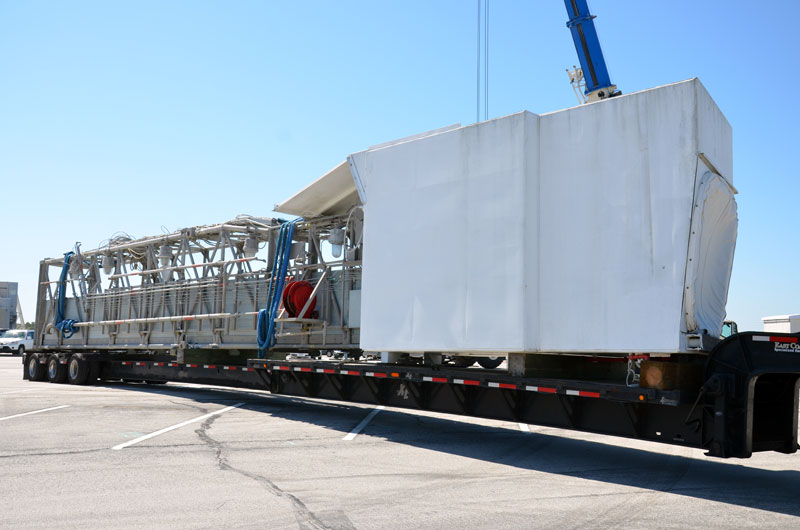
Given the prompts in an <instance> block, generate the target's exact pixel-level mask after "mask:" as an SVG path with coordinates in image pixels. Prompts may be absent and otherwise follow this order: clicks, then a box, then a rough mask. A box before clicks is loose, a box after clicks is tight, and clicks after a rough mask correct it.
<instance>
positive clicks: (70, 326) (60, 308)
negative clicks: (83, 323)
mask: <svg viewBox="0 0 800 530" xmlns="http://www.w3.org/2000/svg"><path fill="white" fill-rule="evenodd" d="M74 254H75V253H74V252H71V251H70V252H67V253H66V254H64V264H63V265H62V266H61V277H60V278H59V279H58V305H57V306H56V323H55V326H56V329H58V330H59V331H61V333H62V335H63V336H64V338H65V339H68V338H70V337H71V336H72V335H73V334H74V333H75V332H76V331H77V330H76V329H75V322H77V320H72V319H70V318H64V304H65V298H66V296H65V293H64V291H65V290H66V283H67V271H68V270H69V259H70V258H71V257H72V256H73V255H74Z"/></svg>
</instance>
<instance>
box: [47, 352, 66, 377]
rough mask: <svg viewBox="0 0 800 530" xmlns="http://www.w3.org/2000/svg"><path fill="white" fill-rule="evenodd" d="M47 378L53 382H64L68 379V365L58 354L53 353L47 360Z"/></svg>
mask: <svg viewBox="0 0 800 530" xmlns="http://www.w3.org/2000/svg"><path fill="white" fill-rule="evenodd" d="M47 379H49V380H50V382H51V383H63V382H65V381H66V380H67V367H66V365H63V364H61V362H60V361H59V359H58V355H51V356H50V359H48V360H47Z"/></svg>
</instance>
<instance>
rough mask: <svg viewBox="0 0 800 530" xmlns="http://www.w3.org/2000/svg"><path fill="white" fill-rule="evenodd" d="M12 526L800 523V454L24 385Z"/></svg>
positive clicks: (170, 392)
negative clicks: (735, 455) (709, 449)
mask: <svg viewBox="0 0 800 530" xmlns="http://www.w3.org/2000/svg"><path fill="white" fill-rule="evenodd" d="M0 506H2V509H0V528H10V529H11V528H13V529H26V528H90V527H94V528H147V529H152V528H169V529H171V530H178V529H183V528H267V529H272V528H276V529H277V528H301V529H353V528H358V529H384V528H389V529H392V528H398V529H399V528H403V529H408V528H448V529H449V528H687V527H704V528H759V529H763V528H798V527H800V454H793V455H782V454H777V453H760V454H757V455H756V456H754V457H753V458H750V459H748V460H719V459H710V458H707V457H705V456H703V453H702V452H701V451H698V450H694V449H687V448H682V447H677V446H669V445H659V444H652V443H644V442H637V441H630V440H625V439H621V438H614V437H608V436H600V435H593V434H585V433H575V432H570V431H563V430H559V429H552V428H545V427H537V426H533V425H531V426H527V425H519V424H516V423H508V422H500V421H495V420H481V419H475V418H463V417H458V416H450V415H445V414H426V413H419V412H408V411H403V410H400V409H390V408H386V409H383V410H378V409H376V408H375V407H373V406H367V405H357V404H349V403H336V402H323V401H315V400H309V399H299V398H294V397H284V396H273V395H270V394H269V393H266V392H258V391H249V390H248V391H245V390H237V389H225V388H222V387H210V386H202V385H190V384H172V383H171V384H167V385H163V386H150V385H144V384H124V383H101V384H98V385H95V386H70V385H55V384H50V383H33V382H28V381H23V379H22V364H21V361H20V358H19V357H13V356H10V355H4V356H0Z"/></svg>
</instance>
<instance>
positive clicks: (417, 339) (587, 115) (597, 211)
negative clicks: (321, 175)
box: [349, 79, 736, 353]
mask: <svg viewBox="0 0 800 530" xmlns="http://www.w3.org/2000/svg"><path fill="white" fill-rule="evenodd" d="M705 162H708V164H706V163H705ZM349 165H350V169H351V172H352V176H353V179H354V181H355V182H356V187H357V188H358V191H359V195H360V198H361V200H362V202H364V208H365V211H364V215H365V228H364V262H363V284H362V300H361V303H362V321H361V346H362V348H363V349H365V350H370V351H411V352H419V351H444V352H501V353H502V352H537V351H545V352H609V353H611V352H631V351H642V352H678V351H685V350H686V333H687V332H693V331H696V330H698V329H706V330H708V332H709V333H710V334H712V335H714V334H718V333H719V329H720V327H721V325H722V319H723V318H724V315H725V309H724V306H725V300H726V297H727V290H728V282H729V279H730V271H731V266H732V258H733V248H734V245H735V237H736V204H735V201H734V200H733V188H732V184H733V181H732V178H733V175H732V154H731V129H730V126H729V125H728V123H727V121H726V120H725V118H724V116H723V115H722V114H721V112H720V111H719V109H718V108H717V107H716V105H715V104H714V102H713V100H712V99H711V98H710V96H709V95H708V93H707V92H706V91H705V89H704V88H703V86H702V85H701V84H700V82H699V81H698V80H696V79H693V80H689V81H685V82H681V83H675V84H672V85H667V86H664V87H659V88H655V89H651V90H646V91H643V92H639V93H635V94H630V95H625V96H620V97H617V98H613V99H610V100H606V101H602V102H598V103H594V104H589V105H584V106H581V107H575V108H572V109H567V110H563V111H559V112H554V113H551V114H545V115H542V116H537V115H535V114H532V113H528V112H523V113H519V114H514V115H511V116H507V117H504V118H498V119H496V120H491V121H488V122H484V123H479V124H476V125H472V126H468V127H462V128H458V129H455V130H450V131H446V132H441V133H439V134H433V135H429V136H425V137H423V138H419V139H416V140H411V141H406V142H402V143H397V144H391V145H387V146H383V147H377V148H373V149H369V150H367V151H363V152H360V153H356V154H354V155H351V156H350V158H349ZM697 201H699V202H697ZM695 203H697V204H701V205H702V206H701V207H698V208H697V210H698V211H697V212H693V210H694V209H695V208H694V207H693V204H695ZM709 227H710V228H709ZM698 230H699V233H697V232H698ZM692 231H695V232H696V234H695V237H694V238H693V239H692V240H691V241H690V235H691V234H690V233H691V232H692ZM687 287H688V289H687ZM687 290H689V291H691V293H689V294H688V295H687V293H685V291H687ZM684 305H686V307H684ZM687 312H688V313H689V314H688V315H687V314H686V313H687Z"/></svg>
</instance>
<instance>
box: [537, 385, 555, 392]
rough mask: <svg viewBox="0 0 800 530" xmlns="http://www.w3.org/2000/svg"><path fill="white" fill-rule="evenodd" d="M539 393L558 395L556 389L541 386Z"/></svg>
mask: <svg viewBox="0 0 800 530" xmlns="http://www.w3.org/2000/svg"><path fill="white" fill-rule="evenodd" d="M539 392H544V393H545V394H555V393H556V389H555V388H550V387H546V386H540V387H539Z"/></svg>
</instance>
